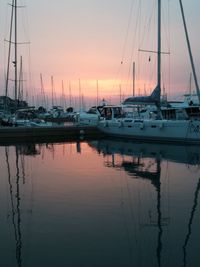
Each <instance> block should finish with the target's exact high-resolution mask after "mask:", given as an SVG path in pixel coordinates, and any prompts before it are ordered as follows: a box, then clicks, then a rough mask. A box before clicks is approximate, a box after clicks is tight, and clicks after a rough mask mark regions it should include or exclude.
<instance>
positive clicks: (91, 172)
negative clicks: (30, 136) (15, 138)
mask: <svg viewBox="0 0 200 267" xmlns="http://www.w3.org/2000/svg"><path fill="white" fill-rule="evenodd" d="M0 155H1V157H0V170H1V179H0V211H1V213H0V251H1V256H0V266H2V267H6V266H9V267H15V266H22V267H25V266H26V267H30V266H34V267H35V266H37V267H40V266H41V267H44V266H48V267H51V266H52V267H53V266H54V267H55V266H69V267H79V266H81V267H84V266H87V267H95V266H99V267H103V266H108V267H109V266H113V267H118V266H122V267H126V266H127V267H131V266H134V267H135V266H136V267H137V266H139V267H143V266H145V267H146V266H149V267H156V266H163V267H164V266H169V267H173V266H174V267H175V266H176V267H177V266H180V267H183V266H187V267H197V266H200V254H199V246H200V228H199V225H200V209H199V201H200V200H199V198H200V196H199V189H200V147H193V146H188V147H184V146H174V145H158V144H154V145H153V144H136V143H131V142H119V141H114V140H100V141H91V142H77V143H76V142H74V143H62V144H42V145H41V144H29V145H15V146H13V145H12V146H0Z"/></svg>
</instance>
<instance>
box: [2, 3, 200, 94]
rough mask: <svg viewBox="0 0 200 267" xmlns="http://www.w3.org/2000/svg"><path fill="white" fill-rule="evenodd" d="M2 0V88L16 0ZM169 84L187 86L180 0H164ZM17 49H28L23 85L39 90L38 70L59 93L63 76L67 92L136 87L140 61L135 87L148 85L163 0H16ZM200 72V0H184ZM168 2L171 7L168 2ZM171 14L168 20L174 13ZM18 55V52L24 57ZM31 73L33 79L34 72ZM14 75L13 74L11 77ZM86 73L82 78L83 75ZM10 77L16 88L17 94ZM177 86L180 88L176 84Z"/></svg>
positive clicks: (168, 86) (170, 88)
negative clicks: (159, 1)
mask: <svg viewBox="0 0 200 267" xmlns="http://www.w3.org/2000/svg"><path fill="white" fill-rule="evenodd" d="M8 2H9V0H0V53H1V54H0V67H1V68H0V69H1V76H0V77H1V92H0V94H3V91H4V84H5V78H4V77H5V75H4V74H5V69H6V64H7V63H6V57H7V47H8V44H7V43H6V42H5V41H4V39H5V38H7V39H8V36H9V23H10V22H9V21H10V10H11V7H10V6H9V5H8ZM162 2H163V7H162V15H163V20H162V21H163V24H162V27H163V28H162V29H163V33H162V36H163V39H162V40H163V41H162V43H163V51H164V52H168V51H170V56H168V55H164V56H163V68H162V73H163V86H164V87H165V89H166V91H167V92H168V93H169V94H171V95H172V94H176V92H177V91H178V92H179V91H180V90H182V92H183V93H185V91H186V90H187V88H188V83H189V76H190V72H191V68H190V64H189V58H188V52H187V48H186V42H185V36H184V31H183V25H182V20H181V13H180V7H179V0H163V1H162ZM18 4H19V5H25V6H26V8H20V9H18V32H19V37H18V41H19V42H24V41H25V42H27V41H30V45H20V48H19V55H21V54H22V56H23V70H24V75H25V76H26V78H25V79H26V80H27V81H26V82H24V87H26V88H27V87H29V88H32V89H30V90H32V93H33V92H37V93H38V94H39V93H40V87H41V86H40V73H42V75H43V83H44V89H45V91H46V92H47V91H51V75H53V78H54V88H55V91H56V93H57V94H58V95H59V93H61V83H62V80H63V82H64V87H65V92H66V94H68V90H69V89H68V88H69V82H70V83H71V90H72V94H75V95H78V94H79V93H80V91H79V85H80V86H81V94H83V95H84V96H87V95H96V91H97V80H98V86H99V97H104V96H105V97H108V96H113V95H119V91H120V89H119V88H120V85H121V93H122V94H125V95H130V94H131V93H132V85H131V81H132V74H131V73H132V62H133V61H134V62H135V64H136V92H137V93H142V92H143V91H144V90H145V91H146V92H149V91H151V90H152V88H153V86H154V85H155V84H156V55H155V54H151V53H141V52H138V49H139V48H140V49H147V50H149V49H150V50H156V38H155V33H156V19H157V17H156V16H157V13H156V12H157V10H156V5H157V0H56V1H52V0H51V1H50V0H32V1H30V0H26V1H25V0H24V1H23V0H21V1H20V0H18ZM183 5H184V9H185V15H186V20H187V26H188V30H189V36H190V40H191V45H192V50H193V55H194V61H195V65H196V68H197V75H198V77H199V74H200V53H199V52H200V38H199V25H200V1H198V0H183ZM168 8H169V10H168ZM169 18H170V20H169V21H168V19H169ZM18 61H19V60H18ZM30 76H31V81H29V82H28V80H30ZM12 78H13V77H11V79H12ZM79 81H80V82H79ZM12 86H13V85H12V84H11V89H10V91H11V93H10V94H12V90H13V89H12ZM175 90H176V91H175Z"/></svg>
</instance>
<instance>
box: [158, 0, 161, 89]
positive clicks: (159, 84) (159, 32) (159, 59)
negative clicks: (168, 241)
mask: <svg viewBox="0 0 200 267" xmlns="http://www.w3.org/2000/svg"><path fill="white" fill-rule="evenodd" d="M157 61H158V62H157V68H158V69H157V87H159V88H161V0H158V55H157Z"/></svg>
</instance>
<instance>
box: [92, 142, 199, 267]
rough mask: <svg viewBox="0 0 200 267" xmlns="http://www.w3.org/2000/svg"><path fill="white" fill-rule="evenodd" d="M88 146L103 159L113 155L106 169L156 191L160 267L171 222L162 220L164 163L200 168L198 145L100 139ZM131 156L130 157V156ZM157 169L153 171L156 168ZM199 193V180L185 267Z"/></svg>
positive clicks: (157, 249) (184, 256)
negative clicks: (165, 228)
mask: <svg viewBox="0 0 200 267" xmlns="http://www.w3.org/2000/svg"><path fill="white" fill-rule="evenodd" d="M89 145H90V146H91V147H92V148H94V149H96V150H97V151H98V153H99V154H102V155H103V156H104V157H106V156H111V160H110V161H109V159H108V160H107V161H105V162H104V164H105V166H107V167H112V168H116V169H122V170H125V171H126V172H127V173H128V174H129V176H130V177H134V178H135V179H147V180H149V181H151V183H152V185H153V186H154V187H155V189H156V192H157V198H156V210H157V221H156V225H157V227H158V236H157V248H156V258H157V264H158V266H159V267H160V266H161V262H162V261H161V258H162V249H163V242H162V236H163V226H166V225H167V223H168V220H166V218H165V219H164V218H162V205H161V204H162V203H161V163H162V160H167V161H171V162H176V163H183V164H186V165H187V166H189V167H190V166H198V167H199V164H200V150H199V148H198V146H195V147H194V146H186V147H185V146H176V145H175V146H174V145H167V144H166V145H165V144H147V143H146V144H145V143H134V142H130V141H118V140H116V141H115V140H110V139H107V140H100V141H96V142H90V143H89ZM117 156H120V157H121V161H119V160H117V161H116V162H115V157H117ZM127 156H128V157H127ZM153 167H154V168H153ZM199 190H200V179H199V181H198V184H197V187H196V190H195V194H194V201H193V206H192V211H191V214H190V219H189V222H188V233H187V234H186V238H185V242H184V245H183V248H182V249H183V267H186V263H187V261H186V256H187V251H186V249H187V245H188V242H189V239H190V235H191V231H192V221H193V218H194V213H195V210H196V207H197V199H198V195H199Z"/></svg>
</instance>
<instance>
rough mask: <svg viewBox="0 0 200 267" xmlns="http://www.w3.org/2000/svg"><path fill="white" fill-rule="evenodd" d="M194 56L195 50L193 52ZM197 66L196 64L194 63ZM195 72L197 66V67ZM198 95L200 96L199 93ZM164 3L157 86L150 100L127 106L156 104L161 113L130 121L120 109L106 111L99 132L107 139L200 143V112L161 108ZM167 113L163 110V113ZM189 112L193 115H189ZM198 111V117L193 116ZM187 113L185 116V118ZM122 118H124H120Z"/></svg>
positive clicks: (133, 101) (140, 99)
mask: <svg viewBox="0 0 200 267" xmlns="http://www.w3.org/2000/svg"><path fill="white" fill-rule="evenodd" d="M190 54H191V50H190ZM192 63H193V62H192ZM193 68H194V65H193ZM197 94H198V92H197ZM160 95H161V0H158V52H157V86H156V88H155V89H154V91H153V92H152V94H151V95H150V96H144V97H131V98H128V99H126V100H125V101H124V104H142V105H150V104H155V105H156V107H157V112H156V113H155V112H154V114H153V116H151V114H149V117H148V118H138V117H137V118H134V117H132V118H127V117H124V115H123V114H122V108H120V107H105V109H104V111H103V113H104V114H106V115H105V116H104V117H103V119H101V120H100V121H99V124H98V128H99V130H100V131H102V132H103V133H104V134H106V135H110V136H118V137H121V138H133V139H140V140H149V141H156V142H163V141H164V142H183V143H185V142H186V143H200V109H199V105H198V106H194V107H192V106H191V107H190V106H187V107H184V108H183V107H182V108H177V107H176V108H175V107H174V108H173V107H171V111H170V109H168V108H165V110H164V109H163V108H161V100H160ZM162 109H163V110H162ZM187 111H188V112H189V113H188V114H187ZM193 111H194V116H191V115H192V113H193ZM170 112H171V113H172V114H174V113H175V112H176V113H182V115H181V116H178V119H177V118H176V117H174V116H172V117H170V116H168V117H167V116H164V117H163V114H164V113H168V115H170V114H171V113H170ZM184 113H185V114H184ZM120 114H122V116H121V115H120Z"/></svg>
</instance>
